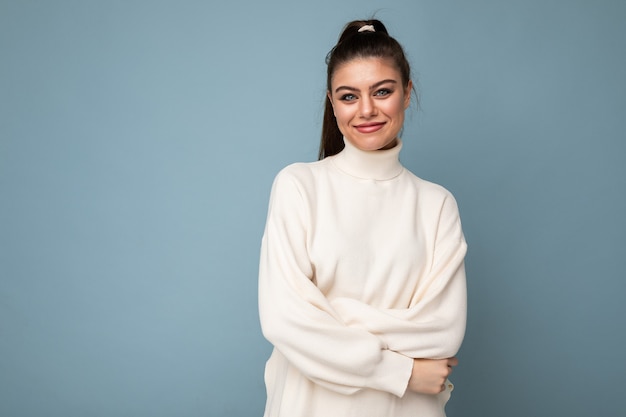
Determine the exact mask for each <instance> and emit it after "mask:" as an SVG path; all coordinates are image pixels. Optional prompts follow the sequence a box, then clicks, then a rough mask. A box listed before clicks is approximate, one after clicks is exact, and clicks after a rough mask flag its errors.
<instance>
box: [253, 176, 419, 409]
mask: <svg viewBox="0 0 626 417" xmlns="http://www.w3.org/2000/svg"><path fill="white" fill-rule="evenodd" d="M308 219H309V215H308V208H307V206H306V204H305V202H304V199H303V194H302V193H301V191H300V188H299V186H298V184H297V182H296V181H295V179H294V178H293V176H292V175H290V174H289V173H285V171H283V172H281V173H280V174H279V175H278V176H277V178H276V180H275V181H274V185H273V187H272V193H271V197H270V206H269V210H268V217H267V223H266V227H265V233H264V235H263V240H262V245H261V259H260V265H259V313H260V320H261V327H262V330H263V334H264V336H265V337H266V338H267V339H268V340H269V341H270V342H271V343H272V344H273V345H274V346H275V348H276V349H278V350H279V351H280V352H281V353H282V354H283V355H284V356H285V357H286V358H287V360H289V362H290V363H291V364H292V365H293V366H294V367H296V368H298V369H299V370H300V372H302V373H303V374H304V375H306V376H307V377H308V378H309V379H311V380H312V381H314V382H316V383H317V384H320V385H322V386H324V387H326V388H328V389H331V390H334V391H336V392H339V393H342V394H352V393H355V392H358V391H360V390H362V389H364V388H371V389H376V390H380V391H386V392H390V393H392V394H394V395H396V396H399V397H400V396H402V395H403V394H404V392H405V391H406V388H407V384H408V380H409V377H410V375H411V370H412V359H411V358H409V357H408V356H406V355H403V354H400V353H398V352H393V351H390V350H388V349H385V348H384V344H383V342H382V341H381V339H380V338H379V337H377V336H375V335H373V334H371V333H370V332H368V331H367V330H365V329H362V328H358V327H355V326H348V325H346V323H344V322H343V320H342V318H341V316H340V315H338V314H337V312H336V311H334V309H333V307H332V306H331V305H330V303H329V301H328V299H327V298H326V297H325V296H324V295H323V293H322V292H321V291H320V290H319V289H318V288H317V287H316V286H315V284H314V283H313V281H312V277H313V268H312V266H311V262H310V261H309V256H308V252H307V245H306V241H307V239H306V237H307V230H308V227H307V225H308Z"/></svg>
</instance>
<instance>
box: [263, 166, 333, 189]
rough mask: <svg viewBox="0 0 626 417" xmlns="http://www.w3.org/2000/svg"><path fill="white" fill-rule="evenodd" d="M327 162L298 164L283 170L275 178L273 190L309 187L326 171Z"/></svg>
mask: <svg viewBox="0 0 626 417" xmlns="http://www.w3.org/2000/svg"><path fill="white" fill-rule="evenodd" d="M327 165H328V161H327V160H321V161H315V162H296V163H293V164H290V165H287V166H286V167H284V168H283V169H281V170H280V171H279V172H278V174H276V177H275V178H274V184H273V188H277V187H281V186H288V184H292V186H294V185H295V186H297V187H305V188H306V187H308V186H310V185H311V184H312V182H313V181H314V180H315V178H317V177H318V176H319V175H320V174H321V172H323V171H324V170H325V169H326V166H327Z"/></svg>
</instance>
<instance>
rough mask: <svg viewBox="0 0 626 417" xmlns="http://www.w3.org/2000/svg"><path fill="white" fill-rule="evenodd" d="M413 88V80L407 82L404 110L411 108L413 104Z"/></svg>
mask: <svg viewBox="0 0 626 417" xmlns="http://www.w3.org/2000/svg"><path fill="white" fill-rule="evenodd" d="M412 90H413V81H412V80H409V82H408V83H406V88H405V89H404V110H406V109H408V108H409V105H410V104H411V91H412Z"/></svg>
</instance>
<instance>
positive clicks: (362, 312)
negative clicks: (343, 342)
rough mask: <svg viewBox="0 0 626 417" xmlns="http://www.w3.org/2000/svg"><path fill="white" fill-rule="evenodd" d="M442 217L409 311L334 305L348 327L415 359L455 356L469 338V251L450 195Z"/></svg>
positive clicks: (347, 301)
mask: <svg viewBox="0 0 626 417" xmlns="http://www.w3.org/2000/svg"><path fill="white" fill-rule="evenodd" d="M438 213H439V215H438V222H437V228H436V230H435V235H434V246H433V247H434V253H433V256H432V264H431V268H430V270H429V271H428V273H427V274H426V276H425V277H424V278H423V280H422V282H421V284H420V286H419V288H418V289H417V291H416V292H415V294H414V295H413V299H412V301H411V305H410V306H409V307H408V308H406V309H379V308H375V307H372V306H370V305H367V304H365V303H362V302H360V301H358V300H354V299H348V298H337V299H334V300H333V301H332V307H333V308H334V310H335V312H336V313H337V314H339V316H340V317H341V319H342V320H343V321H344V323H346V324H347V325H349V326H351V327H354V328H359V329H364V330H367V331H368V332H370V333H371V334H374V335H376V336H378V337H379V338H380V340H381V341H383V343H384V345H385V347H386V348H388V349H390V350H393V351H396V352H399V353H402V354H404V355H407V356H409V357H412V358H430V359H438V358H447V357H451V356H454V355H455V354H456V353H457V352H458V350H459V348H460V346H461V342H462V340H463V337H464V334H465V326H466V316H467V291H466V281H465V268H464V258H465V253H466V251H467V245H466V243H465V239H464V237H463V232H462V229H461V222H460V218H459V214H458V208H457V205H456V202H455V200H454V198H453V197H452V196H451V195H448V196H447V198H446V199H445V200H444V201H443V204H442V205H441V207H440V210H439V212H438Z"/></svg>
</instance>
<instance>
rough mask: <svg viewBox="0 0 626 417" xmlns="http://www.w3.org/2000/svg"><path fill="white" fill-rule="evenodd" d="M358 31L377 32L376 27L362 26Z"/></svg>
mask: <svg viewBox="0 0 626 417" xmlns="http://www.w3.org/2000/svg"><path fill="white" fill-rule="evenodd" d="M358 31H359V32H376V30H374V26H373V25H364V26H361V27H360V28H359V30H358Z"/></svg>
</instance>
